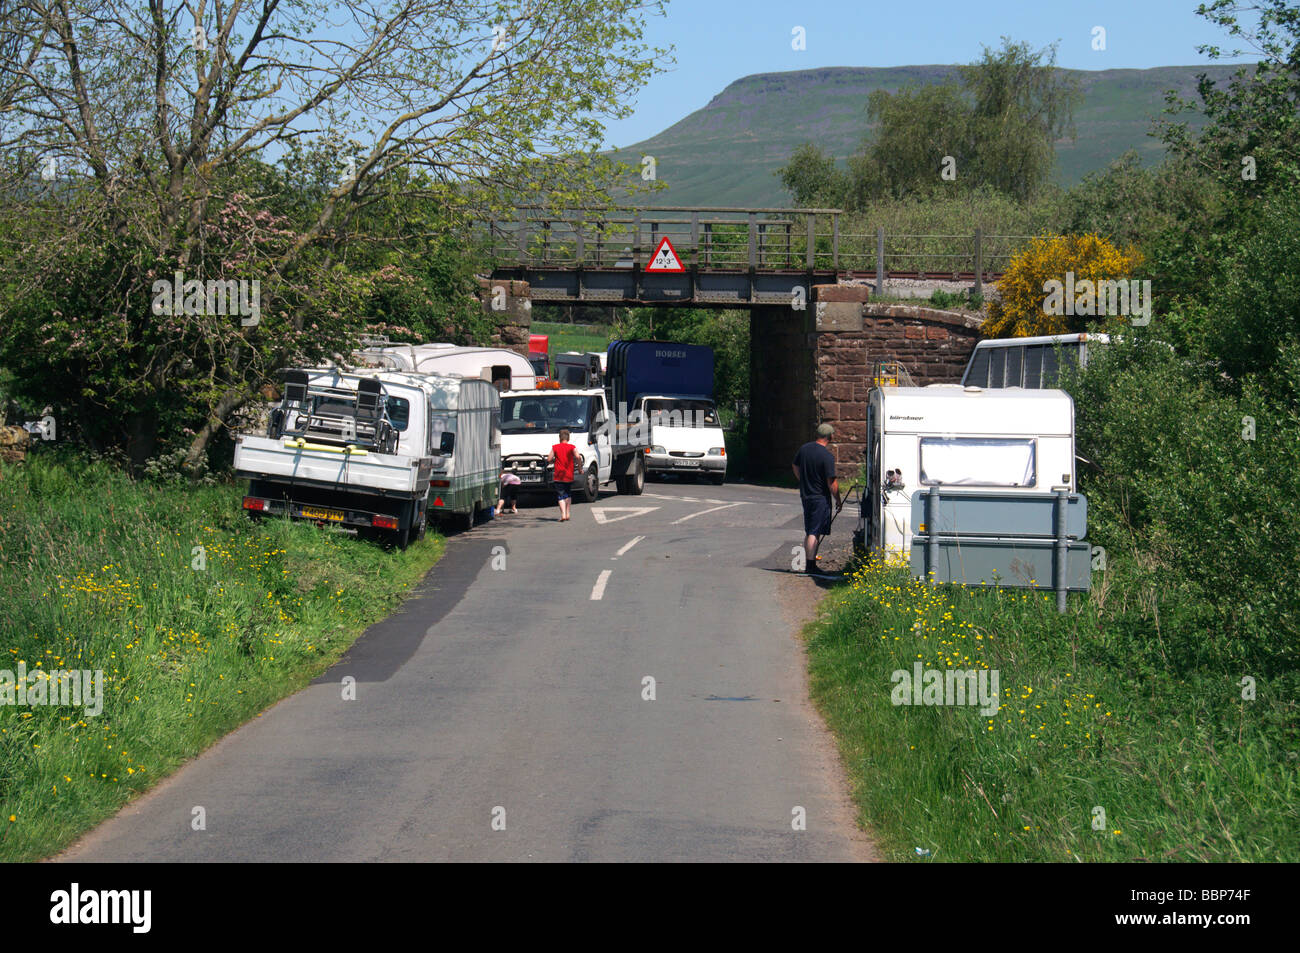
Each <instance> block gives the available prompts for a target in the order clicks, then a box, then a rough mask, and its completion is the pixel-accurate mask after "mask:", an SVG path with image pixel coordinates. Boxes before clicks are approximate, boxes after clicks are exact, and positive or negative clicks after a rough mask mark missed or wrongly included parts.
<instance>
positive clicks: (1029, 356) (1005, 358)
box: [961, 333, 1110, 388]
mask: <svg viewBox="0 0 1300 953" xmlns="http://www.w3.org/2000/svg"><path fill="white" fill-rule="evenodd" d="M1109 343H1110V336H1109V335H1107V334H1094V333H1089V334H1085V333H1077V334H1045V335H1041V336H1038V337H1028V338H993V339H990V340H987V341H980V342H979V343H978V344H976V345H975V350H974V351H972V352H971V356H970V360H969V361H967V362H966V370H965V372H964V373H963V374H962V378H961V382H962V385H963V386H969V387H1027V388H1041V387H1048V388H1051V387H1056V386H1057V384H1058V382H1059V380H1060V375H1061V368H1062V367H1065V366H1074V367H1080V368H1084V367H1087V366H1088V357H1089V352H1090V351H1091V352H1092V353H1094V354H1095V353H1096V352H1097V350H1098V349H1099V348H1102V347H1105V346H1106V345H1107V344H1109Z"/></svg>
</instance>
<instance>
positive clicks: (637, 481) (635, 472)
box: [618, 455, 645, 496]
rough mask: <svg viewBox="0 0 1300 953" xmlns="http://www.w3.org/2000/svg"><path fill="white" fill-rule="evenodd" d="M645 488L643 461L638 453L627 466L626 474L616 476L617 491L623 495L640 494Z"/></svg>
mask: <svg viewBox="0 0 1300 953" xmlns="http://www.w3.org/2000/svg"><path fill="white" fill-rule="evenodd" d="M644 489H645V463H644V462H643V461H642V460H641V457H640V456H639V455H638V456H637V458H636V459H635V460H633V461H632V465H631V466H630V467H629V468H628V472H627V475H626V476H621V477H619V478H618V492H620V493H622V494H623V495H624V496H640V495H641V491H642V490H644Z"/></svg>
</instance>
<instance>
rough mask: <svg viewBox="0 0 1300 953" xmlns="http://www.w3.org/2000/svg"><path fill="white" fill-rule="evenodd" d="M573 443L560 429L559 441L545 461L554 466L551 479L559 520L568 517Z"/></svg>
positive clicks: (570, 501)
mask: <svg viewBox="0 0 1300 953" xmlns="http://www.w3.org/2000/svg"><path fill="white" fill-rule="evenodd" d="M574 452H575V451H574V449H573V444H571V443H569V431H568V430H567V429H565V430H561V431H560V442H559V443H557V444H555V446H553V447H551V452H550V454H549V455H547V457H546V462H547V463H548V464H550V465H551V466H552V467H554V470H553V471H552V473H551V479H552V480H553V481H554V483H555V496H556V498H557V499H558V500H559V502H560V522H561V523H563V522H565V521H566V520H567V519H568V518H569V507H570V506H571V505H572V504H573V500H572V499H570V497H569V488H570V486H571V485H572V483H573V464H574Z"/></svg>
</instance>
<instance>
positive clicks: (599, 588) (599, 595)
mask: <svg viewBox="0 0 1300 953" xmlns="http://www.w3.org/2000/svg"><path fill="white" fill-rule="evenodd" d="M613 571H614V570H612V569H602V570H601V571H600V575H599V576H597V577H596V584H595V585H594V586H592V587H591V599H592V601H593V602H598V601H599V600H601V599H603V598H605V583H607V582H609V574H610V573H612V572H613Z"/></svg>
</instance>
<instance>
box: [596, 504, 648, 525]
mask: <svg viewBox="0 0 1300 953" xmlns="http://www.w3.org/2000/svg"><path fill="white" fill-rule="evenodd" d="M657 509H659V507H657V506H593V507H592V508H591V515H592V516H593V517H595V519H596V522H597V523H617V522H618V521H619V520H625V519H628V518H629V517H632V516H644V515H645V514H646V513H652V512H654V511H655V510H657ZM615 513H617V514H619V515H618V516H615V515H614V514H615Z"/></svg>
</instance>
